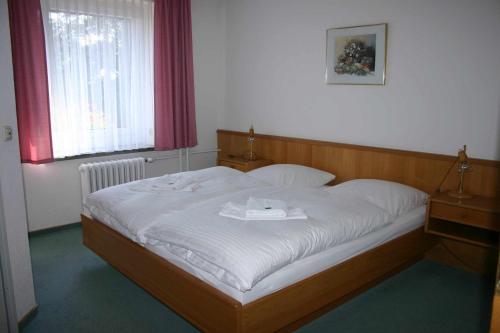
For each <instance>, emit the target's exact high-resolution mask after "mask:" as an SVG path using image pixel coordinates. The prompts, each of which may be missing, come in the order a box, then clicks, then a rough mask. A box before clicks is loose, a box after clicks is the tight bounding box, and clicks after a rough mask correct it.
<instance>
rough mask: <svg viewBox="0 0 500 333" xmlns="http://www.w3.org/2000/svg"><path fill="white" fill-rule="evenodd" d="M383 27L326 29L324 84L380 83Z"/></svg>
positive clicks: (383, 40)
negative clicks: (325, 81) (325, 82)
mask: <svg viewBox="0 0 500 333" xmlns="http://www.w3.org/2000/svg"><path fill="white" fill-rule="evenodd" d="M386 26H387V25H386V24H379V25H371V26H360V27H349V28H333V29H329V30H328V31H327V68H326V80H327V83H331V84H384V83H385V51H386V49H385V42H386V41H385V39H386Z"/></svg>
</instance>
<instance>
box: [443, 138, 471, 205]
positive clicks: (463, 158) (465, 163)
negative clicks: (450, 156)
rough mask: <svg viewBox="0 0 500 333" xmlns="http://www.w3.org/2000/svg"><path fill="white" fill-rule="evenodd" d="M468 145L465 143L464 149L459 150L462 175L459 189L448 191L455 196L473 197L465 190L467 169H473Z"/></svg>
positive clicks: (459, 166)
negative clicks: (468, 153)
mask: <svg viewBox="0 0 500 333" xmlns="http://www.w3.org/2000/svg"><path fill="white" fill-rule="evenodd" d="M466 150H467V146H466V145H464V149H461V150H459V151H458V157H457V161H458V173H459V175H460V182H459V184H458V189H457V190H456V191H450V192H448V195H449V196H450V197H453V198H458V199H467V198H472V195H470V194H468V193H465V192H464V174H465V172H466V171H468V170H470V169H471V165H470V164H469V158H468V157H467V153H466Z"/></svg>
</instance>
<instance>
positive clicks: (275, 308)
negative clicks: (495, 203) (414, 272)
mask: <svg viewBox="0 0 500 333" xmlns="http://www.w3.org/2000/svg"><path fill="white" fill-rule="evenodd" d="M218 135H219V147H221V149H222V151H221V154H239V153H241V152H242V150H244V149H245V144H246V141H245V136H244V134H243V133H236V132H227V131H219V133H218ZM258 138H259V136H258ZM256 149H257V152H258V153H259V154H261V156H262V157H264V158H268V159H269V158H274V160H275V161H276V162H282V163H297V164H302V165H309V166H313V167H317V168H319V169H322V170H331V171H333V172H334V173H335V174H336V175H337V182H338V183H342V182H344V181H346V180H349V179H353V178H380V179H386V180H392V181H397V182H400V183H404V184H407V185H411V186H414V187H417V188H419V189H421V190H424V191H426V192H431V191H432V189H433V188H435V187H436V186H437V184H438V183H439V181H440V180H441V178H440V176H442V174H444V173H445V171H446V169H447V168H448V167H449V163H450V160H451V161H452V158H451V157H447V156H442V155H432V154H425V153H413V152H404V151H395V150H386V149H379V148H371V147H360V146H352V145H343V144H333V143H325V142H317V141H310V140H307V141H304V140H299V139H294V138H283V137H266V136H261V137H260V141H259V140H257V144H256ZM320 153H321V154H320ZM339 153H340V154H339ZM332 155H333V156H332ZM348 156H349V158H348ZM339 157H340V158H339ZM358 160H359V161H361V162H362V164H361V165H359V164H358V163H357V162H358ZM334 162H335V163H334ZM332 165H335V168H333V167H332ZM476 167H477V168H479V169H481V168H486V169H487V168H488V167H490V165H489V164H488V163H484V164H482V163H481V161H479V163H478V166H477V165H476ZM494 167H495V168H496V165H495V166H494ZM429 170H432V171H433V173H429ZM353 171H354V172H353ZM434 173H435V174H437V175H434ZM482 174H483V175H485V174H486V175H487V174H488V172H487V171H486V172H484V173H482ZM482 184H485V182H482ZM486 184H487V183H486ZM445 186H446V184H445ZM472 186H474V184H472ZM478 188H480V189H481V190H482V191H490V190H491V189H489V188H488V187H487V186H486V187H485V186H481V187H478ZM136 190H137V189H136ZM473 190H474V189H473ZM139 191H140V189H139ZM200 194H203V193H202V192H201V191H200ZM207 195H210V194H207ZM412 214H414V220H413V224H412V219H411V218H407V221H406V223H401V224H397V225H398V226H399V230H392V231H391V232H386V233H381V234H382V235H378V236H377V237H375V236H373V235H374V234H376V233H377V232H379V231H380V230H379V231H375V232H374V233H372V234H371V235H368V236H370V237H372V238H373V239H367V238H369V237H367V238H362V240H358V241H359V243H363V242H364V244H363V245H360V247H359V248H358V249H357V250H356V248H355V247H349V248H348V249H346V248H344V252H345V253H342V251H341V250H338V253H333V254H332V253H330V254H329V255H326V256H327V257H329V258H332V257H335V256H336V255H338V256H339V257H338V261H337V262H335V260H334V261H333V262H332V261H331V260H330V262H329V263H325V262H324V261H323V262H322V258H321V253H320V254H315V255H312V256H310V257H308V258H305V259H304V260H301V261H302V262H301V264H302V266H300V265H296V264H291V265H287V266H286V267H285V268H284V269H283V268H282V269H281V270H279V271H281V272H280V273H273V274H269V275H268V276H266V277H264V278H263V279H262V280H260V281H259V282H258V283H257V284H255V286H254V287H253V288H251V290H250V292H249V291H246V292H245V293H241V292H238V291H235V290H234V288H233V289H231V288H226V289H225V290H224V288H221V285H220V283H219V284H218V282H217V281H213V280H212V281H211V280H210V279H209V278H207V276H206V274H204V273H203V271H202V272H200V271H199V270H197V269H196V268H193V267H191V266H186V265H185V266H183V264H184V263H183V262H182V261H179V260H176V259H177V258H176V257H175V256H174V257H172V256H171V257H169V256H168V254H166V253H165V251H162V250H161V249H159V248H157V247H155V246H153V245H152V244H140V239H139V238H140V237H141V235H138V234H137V233H133V234H132V235H127V234H126V233H127V230H120V229H119V228H118V227H116V225H115V226H113V225H112V223H110V221H103V220H106V218H105V217H102V216H101V217H100V218H96V215H95V214H94V218H92V217H88V216H82V223H83V237H84V243H85V245H86V246H87V247H89V248H90V249H92V250H93V251H94V252H96V253H97V254H98V255H100V256H101V257H102V258H104V259H105V260H106V261H108V262H109V263H110V264H111V265H112V266H114V267H115V268H116V269H118V270H119V271H121V272H122V273H124V274H125V275H126V276H128V277H129V278H131V279H132V280H133V281H135V282H136V283H137V284H139V285H140V286H142V287H143V288H144V289H146V290H147V291H149V292H150V293H151V294H152V295H154V296H155V297H157V298H158V299H159V300H160V301H162V302H163V303H165V304H166V305H167V306H169V307H170V308H172V309H173V310H174V311H176V312H177V313H178V314H180V315H181V316H183V317H184V318H186V319H187V320H188V321H190V322H191V323H192V324H193V325H195V326H196V327H198V328H199V329H201V330H203V331H208V332H272V331H291V330H293V329H296V328H297V327H299V326H301V325H303V324H304V323H306V322H308V321H310V320H312V319H314V318H316V317H317V316H319V315H321V314H323V313H324V312H326V311H328V310H329V309H331V308H333V307H335V306H336V305H338V304H340V303H342V302H344V301H345V300H347V299H349V298H350V297H352V296H353V295H356V294H358V293H359V292H362V291H363V290H366V289H367V288H369V287H370V286H372V285H374V284H376V283H377V282H379V281H381V280H383V279H385V278H386V277H388V276H390V275H391V274H393V273H395V272H398V271H399V270H401V269H402V268H404V267H406V266H408V265H410V264H411V263H413V262H414V261H416V260H418V259H419V258H421V257H422V256H423V255H424V253H425V252H426V251H427V250H428V249H429V248H430V247H432V246H433V245H434V244H435V242H434V239H432V238H430V237H429V236H427V235H425V234H424V232H423V229H422V228H421V227H420V226H419V223H420V222H415V221H420V220H421V219H422V215H423V208H422V207H419V208H418V209H416V210H415V211H413V212H412ZM137 219H138V220H141V214H138V215H137ZM100 220H101V221H100ZM111 222H112V221H111ZM403 222H405V221H403ZM403 226H404V227H403ZM147 227H148V226H146V228H147ZM395 229H398V228H395ZM386 230H387V229H386ZM136 231H137V230H136ZM139 234H140V233H139ZM134 237H139V238H135V239H134ZM341 246H342V245H341ZM341 246H340V247H341ZM334 252H335V251H334ZM294 265H295V266H294ZM279 271H278V272H279ZM287 274H288V275H287ZM291 277H293V278H291ZM284 280H285V281H287V282H286V285H284V284H282V283H281V282H282V281H284ZM280 283H281V284H280Z"/></svg>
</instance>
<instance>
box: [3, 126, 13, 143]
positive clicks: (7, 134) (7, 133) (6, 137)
mask: <svg viewBox="0 0 500 333" xmlns="http://www.w3.org/2000/svg"><path fill="white" fill-rule="evenodd" d="M2 140H3V141H10V140H12V127H10V126H3V128H2Z"/></svg>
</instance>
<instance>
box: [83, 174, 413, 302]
mask: <svg viewBox="0 0 500 333" xmlns="http://www.w3.org/2000/svg"><path fill="white" fill-rule="evenodd" d="M173 180H174V181H173ZM249 197H256V198H267V199H278V200H284V201H285V202H286V203H287V204H288V205H289V206H292V207H299V208H302V209H304V211H305V213H306V214H307V216H308V219H307V220H289V221H238V220H234V219H230V218H226V217H221V216H219V215H218V213H219V211H220V209H221V208H222V206H223V205H224V204H225V203H227V202H229V201H232V202H236V203H238V202H239V203H244V202H246V200H247V199H248V198H249ZM86 204H87V208H89V210H90V212H91V213H92V216H93V217H95V218H97V219H98V220H100V221H101V222H103V223H105V224H107V225H108V226H110V227H111V228H113V229H114V230H116V231H118V232H120V233H121V234H123V235H124V236H126V237H128V238H129V239H132V240H133V241H136V242H138V243H139V244H141V245H144V246H146V247H147V248H148V249H150V250H151V251H152V252H154V253H156V254H158V255H160V256H162V257H164V258H166V259H167V260H169V261H171V262H173V263H174V264H176V265H177V266H179V267H181V268H183V269H184V270H186V271H188V272H190V273H191V274H193V275H195V276H197V277H199V278H200V279H202V280H204V281H205V282H207V283H209V284H211V285H213V286H214V287H216V288H218V289H219V290H221V291H222V292H224V293H226V294H228V295H230V296H232V297H233V298H235V299H237V300H238V301H240V302H242V303H243V304H245V303H247V302H250V301H252V300H254V299H257V298H258V297H261V296H263V295H266V294H269V293H271V292H273V291H275V290H278V289H281V288H283V287H285V286H287V285H290V284H292V283H293V282H295V281H298V280H300V279H301V278H304V277H307V276H310V275H312V274H314V273H317V272H319V271H321V270H324V269H326V268H328V267H330V266H333V265H335V264H336V263H339V262H341V261H344V260H346V259H348V258H349V257H352V256H354V255H356V254H358V253H361V252H363V251H366V250H368V249H369V248H371V247H375V246H377V245H378V244H380V243H382V242H383V241H385V240H386V239H389V238H390V237H397V236H398V235H399V234H402V233H405V232H408V231H409V230H410V229H408V228H416V226H420V225H421V224H422V222H423V213H421V214H417V215H418V216H417V215H415V213H414V212H415V211H416V210H415V211H412V212H410V214H409V216H410V217H409V218H408V219H409V220H410V221H411V222H412V223H408V224H406V223H405V224H402V223H397V222H398V221H400V220H402V221H405V218H407V217H406V215H404V216H401V217H399V218H398V219H397V220H396V222H394V220H395V219H396V217H395V216H393V215H391V214H389V213H388V212H387V211H386V210H384V209H382V208H380V207H377V206H375V205H374V204H372V203H370V202H368V201H365V200H353V199H352V197H347V196H343V195H341V194H339V193H328V192H326V191H324V189H323V188H317V189H298V188H283V187H282V188H277V187H273V186H270V185H269V184H268V183H265V182H262V181H259V180H256V179H255V178H253V177H250V176H248V175H246V174H245V173H242V172H240V171H236V170H233V169H229V168H225V167H215V168H209V169H204V170H200V171H196V172H185V173H180V174H176V175H175V176H174V177H172V176H163V177H158V178H153V179H146V180H142V181H138V182H133V183H128V184H123V185H119V186H115V187H110V188H107V189H104V190H101V191H98V192H95V193H93V194H91V195H90V196H89V197H88V199H87V202H86ZM422 210H423V208H420V211H422ZM412 214H413V215H412ZM407 215H408V214H407ZM416 216H417V217H416ZM393 222H394V223H393ZM318 258H319V259H318ZM295 267H296V268H295ZM259 281H260V282H259Z"/></svg>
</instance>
